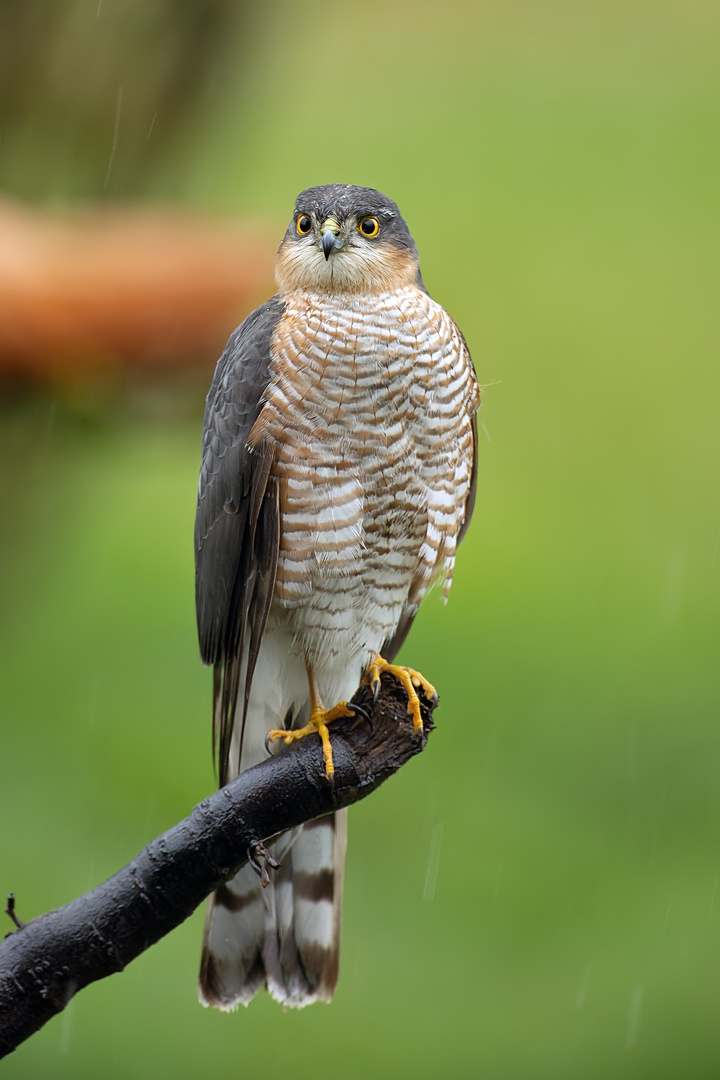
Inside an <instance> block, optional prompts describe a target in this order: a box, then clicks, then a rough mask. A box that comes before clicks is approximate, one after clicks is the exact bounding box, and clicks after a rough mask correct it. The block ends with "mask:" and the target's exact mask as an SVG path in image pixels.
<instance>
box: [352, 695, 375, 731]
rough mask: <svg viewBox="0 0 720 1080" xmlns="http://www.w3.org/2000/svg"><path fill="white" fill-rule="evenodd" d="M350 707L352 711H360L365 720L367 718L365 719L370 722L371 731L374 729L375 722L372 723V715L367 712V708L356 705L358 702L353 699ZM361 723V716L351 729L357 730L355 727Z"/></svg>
mask: <svg viewBox="0 0 720 1080" xmlns="http://www.w3.org/2000/svg"><path fill="white" fill-rule="evenodd" d="M350 708H351V709H352V711H353V712H354V713H360V716H362V718H363V720H365V721H366V722H367V723H368V724H369V725H370V730H371V731H373V723H372V719H371V717H370V716H369V715H368V714H367V713H366V712H365V710H364V709H363V707H362V705H356V704H355V702H354V701H353V703H352V705H351V706H350ZM359 723H360V717H358V719H357V720H356V721H355V723H354V724H353V726H352V727H351V728H350V730H351V731H354V730H355V728H356V727H357V726H358V724H359Z"/></svg>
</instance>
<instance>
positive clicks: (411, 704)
mask: <svg viewBox="0 0 720 1080" xmlns="http://www.w3.org/2000/svg"><path fill="white" fill-rule="evenodd" d="M384 671H387V672H389V674H390V675H394V676H395V678H396V679H399V680H400V682H401V683H402V684H403V686H404V687H405V693H406V694H407V696H408V708H407V711H408V713H409V715H410V716H412V718H413V727H414V728H415V730H416V731H422V729H423V722H422V717H421V715H420V698H419V697H418V696H417V692H416V690H415V687H416V686H418V687H422V690H423V693H424V694H425V697H426V698H427V699H428V701H437V690H436V689H435V687H434V686H433V685H432V683H429V682H428V681H427V679H426V678H425V676H424V675H421V674H420V672H419V671H415V669H414V668H411V667H401V666H400V665H399V664H388V662H387V660H383V658H382V656H380V654H379V653H378V655H377V656H376V657H375V659H374V660H373V661H372V663H371V664H370V667H369V668H368V670H367V672H366V673H365V678H366V679H367V681H368V682H369V683H370V686H371V687H372V691H373V694H374V695H375V697H377V695H378V691H379V689H380V676H381V674H382V673H383V672H384Z"/></svg>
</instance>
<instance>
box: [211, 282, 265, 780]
mask: <svg viewBox="0 0 720 1080" xmlns="http://www.w3.org/2000/svg"><path fill="white" fill-rule="evenodd" d="M283 310H284V304H283V302H282V301H281V300H280V299H279V297H277V296H275V297H273V299H272V300H268V301H267V303H265V304H262V305H261V306H260V307H259V308H257V309H256V310H255V311H253V312H252V314H250V315H248V317H247V319H246V320H245V322H243V323H242V324H241V325H240V326H239V327H238V328H237V330H236V331H235V332H234V333H233V334H232V336H231V337H230V340H229V341H228V343H227V346H226V348H225V351H224V352H223V354H222V356H221V357H220V360H219V361H218V364H217V368H216V369H215V375H214V378H213V381H212V385H211V387H210V392H209V394H208V398H207V404H206V408H205V423H204V427H203V446H202V464H201V468H200V481H199V484H198V502H197V514H196V517H195V599H196V607H197V622H198V635H199V639H200V654H201V656H202V660H203V663H205V664H213V665H214V668H215V670H214V678H213V697H214V710H213V717H214V719H213V747H214V751H215V754H216V759H217V764H218V773H219V779H220V783H221V784H224V783H226V782H227V779H228V776H229V755H230V744H231V739H232V732H233V726H234V724H235V715H236V710H237V703H238V696H239V693H240V681H241V675H242V666H243V653H244V647H245V642H246V638H247V637H248V632H249V652H248V663H247V666H246V670H245V686H244V691H243V724H244V717H245V712H246V709H247V701H248V697H249V694H250V686H251V683H252V677H253V672H254V669H255V661H256V660H257V654H258V651H259V648H260V642H261V640H262V636H263V633H264V630H265V624H266V622H267V616H268V611H269V609H270V601H271V599H272V592H273V588H274V584H275V572H276V568H277V556H278V547H279V532H280V528H279V510H278V493H277V484H276V481H275V480H274V478H273V477H272V476H271V471H270V470H271V465H272V459H271V454H270V451H269V450H268V449H267V448H265V447H263V446H262V445H260V446H258V447H250V446H248V442H247V440H248V436H249V434H250V431H251V429H252V426H253V424H254V423H255V421H256V420H257V417H258V415H259V413H260V411H261V409H262V403H263V394H264V393H265V390H266V388H267V385H268V382H269V380H270V360H271V354H270V348H271V343H272V338H273V334H274V332H275V327H276V326H277V323H278V320H279V319H280V317H281V316H282V313H283Z"/></svg>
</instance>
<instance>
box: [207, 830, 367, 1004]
mask: <svg viewBox="0 0 720 1080" xmlns="http://www.w3.org/2000/svg"><path fill="white" fill-rule="evenodd" d="M346 841H347V812H346V811H344V810H342V811H339V812H338V813H336V814H332V815H330V816H329V817H325V818H318V819H317V820H316V821H311V822H309V823H308V824H307V825H303V826H301V828H299V829H296V830H294V831H293V833H292V834H288V835H287V836H284V837H281V838H280V839H279V840H278V841H277V842H276V843H275V844H274V845H273V846H272V847H271V851H272V853H273V855H274V857H275V858H276V859H277V860H278V862H280V864H281V868H280V870H278V871H276V873H275V875H274V880H273V881H272V882H271V883H270V885H268V886H267V887H266V888H265V889H263V888H262V887H261V885H260V880H259V878H258V875H257V874H256V873H255V871H254V870H253V869H252V867H251V866H244V867H243V869H242V870H241V871H240V872H239V873H238V874H236V875H235V877H234V878H233V879H232V880H231V881H229V882H228V883H227V884H226V885H223V886H221V887H220V888H219V889H218V890H217V892H215V893H214V894H213V896H211V897H210V899H209V901H208V908H207V915H206V918H205V936H204V939H203V951H202V960H201V963H200V1000H201V1001H202V1002H203V1004H205V1005H214V1006H216V1007H217V1008H219V1009H234V1008H235V1007H236V1006H237V1005H241V1004H242V1005H247V1004H248V1003H249V1002H250V1001H251V999H252V998H253V997H254V995H255V994H256V993H257V991H258V990H260V989H261V988H262V987H263V986H267V988H268V990H269V991H270V993H271V994H272V996H273V997H274V998H275V999H276V1001H279V1002H281V1004H283V1005H286V1006H292V1007H295V1008H302V1007H303V1006H304V1005H309V1004H311V1002H313V1001H330V999H331V998H332V995H333V991H334V989H335V984H336V982H337V977H338V967H339V962H340V923H341V910H342V886H343V869H344V863H345V846H346Z"/></svg>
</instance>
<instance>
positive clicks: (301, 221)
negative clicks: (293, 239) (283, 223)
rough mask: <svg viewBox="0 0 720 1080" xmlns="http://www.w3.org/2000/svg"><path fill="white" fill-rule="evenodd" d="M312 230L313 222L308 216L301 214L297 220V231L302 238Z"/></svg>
mask: <svg viewBox="0 0 720 1080" xmlns="http://www.w3.org/2000/svg"><path fill="white" fill-rule="evenodd" d="M311 229H312V221H311V220H310V218H309V217H308V216H307V214H301V215H300V217H299V218H298V220H297V231H298V232H299V233H300V235H301V236H307V234H308V233H309V232H310V230H311Z"/></svg>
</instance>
